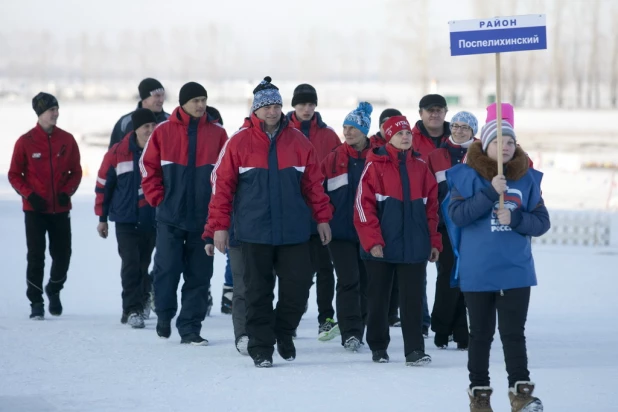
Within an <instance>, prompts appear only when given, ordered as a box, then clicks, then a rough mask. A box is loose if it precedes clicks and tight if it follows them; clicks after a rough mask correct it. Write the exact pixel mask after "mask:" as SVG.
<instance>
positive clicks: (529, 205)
mask: <svg viewBox="0 0 618 412" xmlns="http://www.w3.org/2000/svg"><path fill="white" fill-rule="evenodd" d="M504 170H505V177H506V179H507V186H508V190H507V192H506V193H505V196H504V207H505V208H508V209H510V210H511V223H510V224H509V225H501V224H500V223H499V221H498V219H497V217H496V214H495V211H496V209H497V208H498V200H499V195H498V193H497V192H496V191H495V190H494V188H493V186H492V185H491V179H492V178H493V176H495V175H496V174H497V164H496V162H495V161H492V160H491V159H489V157H487V155H486V154H484V153H483V152H482V149H481V144H480V142H475V143H473V144H472V145H471V146H470V149H469V150H468V156H467V164H460V165H457V166H455V167H453V168H452V169H449V170H447V172H446V179H447V182H448V185H449V188H450V193H449V195H448V196H447V198H446V199H445V202H444V203H443V207H447V208H448V213H445V220H446V222H445V223H446V225H447V230H448V233H449V237H450V238H451V242H452V244H453V250H454V253H455V257H456V263H455V265H454V267H453V273H452V277H451V285H452V286H459V287H460V288H461V290H462V291H464V292H489V291H499V290H506V289H515V288H522V287H528V286H535V285H536V284H537V280H536V273H535V269H534V260H533V258H532V248H531V237H532V236H541V235H543V234H544V233H545V232H547V231H548V230H549V227H550V222H549V214H548V212H547V209H546V208H545V205H544V203H543V199H542V197H541V189H540V183H541V179H542V173H540V172H538V171H536V170H534V169H529V167H528V158H527V156H526V155H525V153H524V152H523V150H521V149H520V148H517V150H516V152H515V155H514V157H513V159H512V160H511V161H510V162H508V163H506V164H505V165H504Z"/></svg>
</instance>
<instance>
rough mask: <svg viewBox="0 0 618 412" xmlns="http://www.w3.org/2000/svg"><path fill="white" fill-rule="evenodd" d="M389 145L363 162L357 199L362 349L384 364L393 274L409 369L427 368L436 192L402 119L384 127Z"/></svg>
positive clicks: (435, 246) (436, 238) (438, 245)
mask: <svg viewBox="0 0 618 412" xmlns="http://www.w3.org/2000/svg"><path fill="white" fill-rule="evenodd" d="M384 138H385V139H386V141H387V144H386V145H385V146H383V147H380V148H377V149H373V150H372V152H371V153H369V155H368V156H367V161H366V166H365V170H364V171H363V174H362V175H361V182H360V185H359V187H358V190H357V192H356V200H355V207H354V226H355V227H356V230H357V232H358V235H359V238H360V242H361V246H362V249H363V250H362V251H361V257H362V258H363V260H364V261H365V267H366V268H367V276H368V285H367V306H368V307H367V309H368V316H367V343H368V344H369V348H370V349H371V352H372V358H373V361H374V362H380V363H385V362H388V361H389V356H388V354H387V352H386V350H387V348H388V344H389V342H390V336H389V324H388V308H389V299H388V297H389V296H390V291H391V287H392V283H393V277H394V272H396V273H397V278H398V282H399V300H400V310H401V328H402V332H403V341H404V350H405V356H406V365H407V366H422V365H425V364H428V363H430V362H431V357H430V356H429V355H427V354H426V353H425V343H424V339H423V334H422V316H423V307H422V299H423V290H424V283H425V276H426V268H427V261H428V260H429V261H431V262H435V261H436V260H437V259H438V256H439V251H440V250H441V249H442V242H441V239H440V234H439V233H438V230H437V227H438V185H437V183H436V179H435V178H434V177H433V176H432V175H431V172H430V171H429V169H428V168H427V165H426V164H425V162H423V161H421V160H418V159H417V158H416V156H415V154H413V152H412V151H411V150H410V148H411V147H412V132H411V127H410V123H409V122H408V120H407V119H406V118H405V117H404V116H394V117H391V118H390V119H388V121H387V122H386V123H385V124H384Z"/></svg>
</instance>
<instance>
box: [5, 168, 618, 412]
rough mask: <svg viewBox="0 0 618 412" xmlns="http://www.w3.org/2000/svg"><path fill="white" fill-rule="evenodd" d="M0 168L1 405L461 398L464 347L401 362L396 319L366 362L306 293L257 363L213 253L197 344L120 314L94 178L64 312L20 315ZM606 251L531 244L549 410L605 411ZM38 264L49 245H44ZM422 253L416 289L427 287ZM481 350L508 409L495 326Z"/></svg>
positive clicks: (530, 332) (407, 406)
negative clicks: (239, 338)
mask: <svg viewBox="0 0 618 412" xmlns="http://www.w3.org/2000/svg"><path fill="white" fill-rule="evenodd" d="M7 186H8V183H6V176H0V188H2V190H1V193H2V195H0V227H1V228H2V238H1V239H2V241H1V243H2V247H1V248H0V262H2V266H3V268H4V269H3V270H2V274H3V276H2V280H1V283H0V285H1V286H0V411H1V412H22V411H23V412H30V411H33V412H34V411H36V412H83V411H89V412H103V411H105V412H107V411H109V412H120V411H134V412H137V411H145V412H159V411H161V412H164V411H165V412H168V411H187V410H215V411H244V410H250V411H255V412H258V411H269V412H275V411H330V410H337V411H341V410H350V411H375V410H384V411H389V412H390V411H393V412H395V411H465V410H467V402H468V399H467V395H466V386H467V370H466V353H465V352H459V351H457V350H454V349H449V350H446V351H439V350H437V349H435V347H434V345H433V341H432V340H431V339H430V340H428V341H426V344H427V349H428V353H429V354H430V355H431V356H432V357H433V363H432V364H431V365H430V366H428V367H424V368H409V367H405V366H404V353H403V342H402V338H401V331H400V330H398V329H391V336H392V342H391V347H390V349H389V352H390V355H391V363H389V364H374V363H372V362H371V356H370V351H369V349H368V348H363V349H362V350H361V351H360V352H359V353H357V354H350V353H347V352H345V351H344V350H343V348H342V347H341V346H340V343H339V341H338V340H333V341H330V342H326V343H323V342H319V341H318V340H317V339H316V337H317V321H316V316H317V308H316V304H315V294H314V290H313V291H312V296H311V299H310V307H309V311H308V313H307V314H306V315H305V316H304V318H303V320H302V322H301V325H300V328H299V337H298V339H297V340H296V346H297V349H298V357H297V360H295V361H294V362H285V361H283V360H281V359H280V358H279V357H278V356H277V355H275V358H274V360H275V367H274V368H272V369H267V370H264V369H257V368H255V367H254V366H253V362H252V361H251V359H250V358H248V357H243V356H241V355H239V354H238V352H236V350H235V348H234V336H233V332H232V325H231V318H230V316H226V315H222V314H220V312H219V304H220V298H221V285H222V283H223V271H224V264H225V261H224V259H223V256H222V255H217V257H216V259H215V266H216V267H215V275H214V277H213V281H212V285H213V291H214V293H213V296H214V300H215V307H214V309H213V316H212V317H209V318H207V319H206V320H205V321H204V323H203V328H202V335H203V336H204V337H206V338H207V339H208V340H209V341H210V346H208V347H187V346H185V345H180V344H179V337H178V335H177V332H176V331H175V330H174V331H173V335H172V337H171V339H169V340H168V341H165V340H161V339H159V338H158V337H157V336H156V334H155V331H154V327H155V322H156V320H154V319H152V320H150V321H148V322H147V327H146V329H145V330H132V329H130V328H129V327H127V326H125V325H121V324H120V314H121V300H120V276H119V267H120V259H119V257H118V255H117V253H116V242H115V236H114V234H113V233H111V234H110V237H109V238H108V239H107V240H103V239H100V238H99V237H98V236H97V234H96V229H95V228H96V225H97V219H96V218H95V216H94V214H93V197H92V188H93V187H94V186H93V184H92V182H90V181H86V182H84V190H80V192H79V193H78V195H76V196H75V198H74V210H73V212H71V217H72V224H73V258H72V264H71V269H70V272H69V280H68V282H67V284H66V288H65V289H64V291H63V292H62V298H63V304H64V308H65V309H64V314H63V315H62V316H61V317H59V318H52V317H51V316H49V315H48V316H47V318H46V320H45V321H43V322H35V321H31V320H29V319H28V315H29V305H28V301H27V299H26V296H25V290H26V281H25V267H26V262H25V258H26V246H25V235H24V226H23V213H22V212H21V210H20V204H19V201H18V199H17V195H15V194H14V193H12V194H11V193H10V190H7V189H8V188H7ZM617 256H618V255H617V254H616V251H611V250H602V249H584V248H566V247H562V248H558V247H539V246H537V247H535V257H536V265H537V271H538V277H539V284H540V286H538V287H536V288H534V290H533V295H532V303H531V309H530V314H529V319H528V324H527V336H528V348H529V356H530V369H531V371H532V378H533V380H534V381H535V382H536V383H537V385H538V395H539V396H540V397H541V398H542V400H543V401H544V403H545V405H546V410H547V411H578V410H590V411H596V412H603V411H615V410H616V400H615V396H616V395H615V383H616V382H618V355H616V348H618V328H617V325H618V315H617V314H618V300H617V299H616V298H615V288H613V287H612V284H613V283H614V282H615V279H614V278H615V271H616V269H615V267H616V263H617V262H618V258H617ZM47 262H48V267H47V270H49V257H48V260H47ZM434 281H435V268H434V265H430V266H429V287H428V294H429V297H430V298H429V299H430V304H431V303H432V301H433V299H432V296H433V292H434V286H433V282H434ZM496 339H497V342H496V344H495V345H494V349H493V351H492V358H491V374H492V378H493V387H494V389H495V391H496V392H495V395H494V399H493V405H494V410H495V411H502V412H504V411H508V410H510V409H509V407H508V400H507V392H506V386H507V384H506V373H505V371H504V366H503V365H504V364H503V355H502V351H501V346H500V344H499V339H498V337H497V336H496Z"/></svg>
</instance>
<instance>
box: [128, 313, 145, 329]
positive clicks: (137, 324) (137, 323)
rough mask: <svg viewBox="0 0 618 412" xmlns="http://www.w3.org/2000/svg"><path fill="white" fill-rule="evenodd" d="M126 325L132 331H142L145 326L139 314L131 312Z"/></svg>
mask: <svg viewBox="0 0 618 412" xmlns="http://www.w3.org/2000/svg"><path fill="white" fill-rule="evenodd" d="M127 323H128V324H129V326H131V327H132V328H133V329H143V328H144V327H145V326H146V325H145V324H144V318H143V317H142V314H141V313H138V312H132V313H131V314H130V315H129V317H128V318H127Z"/></svg>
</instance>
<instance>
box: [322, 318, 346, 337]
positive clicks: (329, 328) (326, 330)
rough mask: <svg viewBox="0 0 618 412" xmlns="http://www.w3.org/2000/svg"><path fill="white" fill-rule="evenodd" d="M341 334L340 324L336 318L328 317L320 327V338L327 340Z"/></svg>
mask: <svg viewBox="0 0 618 412" xmlns="http://www.w3.org/2000/svg"><path fill="white" fill-rule="evenodd" d="M339 335H341V331H340V330H339V325H338V324H337V322H335V321H334V320H332V319H330V318H328V319H326V322H324V323H322V324H321V325H320V327H319V328H318V340H319V341H322V342H326V341H327V340H331V339H334V338H336V337H337V336H339Z"/></svg>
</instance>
